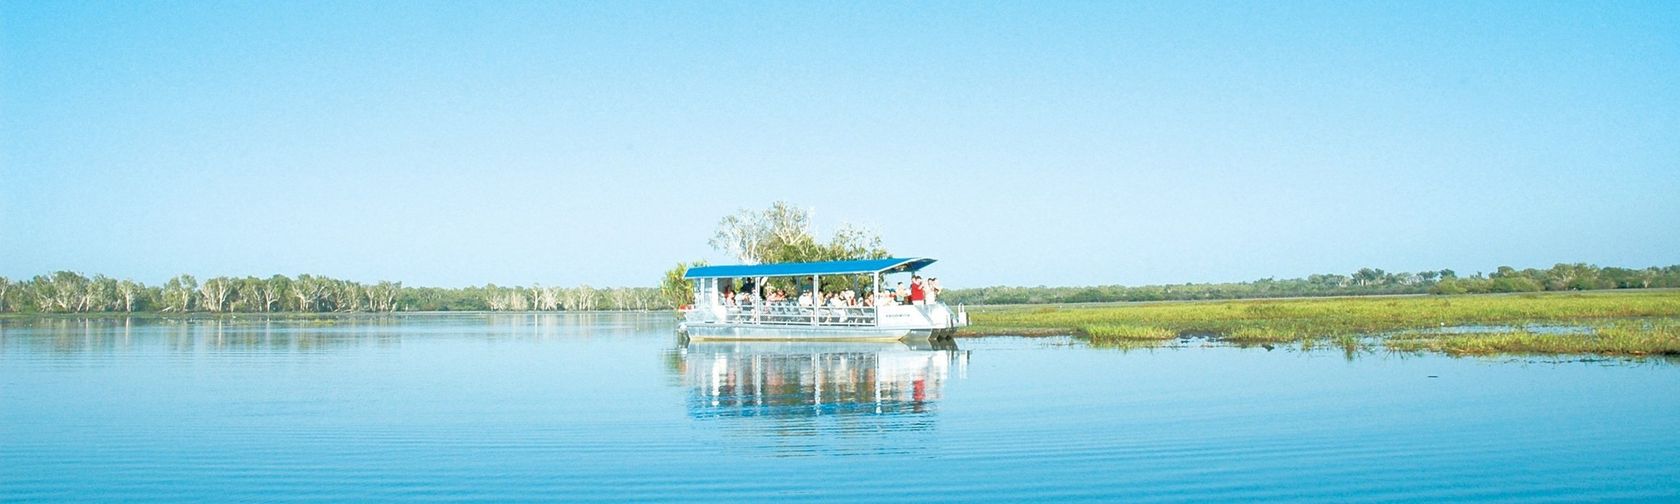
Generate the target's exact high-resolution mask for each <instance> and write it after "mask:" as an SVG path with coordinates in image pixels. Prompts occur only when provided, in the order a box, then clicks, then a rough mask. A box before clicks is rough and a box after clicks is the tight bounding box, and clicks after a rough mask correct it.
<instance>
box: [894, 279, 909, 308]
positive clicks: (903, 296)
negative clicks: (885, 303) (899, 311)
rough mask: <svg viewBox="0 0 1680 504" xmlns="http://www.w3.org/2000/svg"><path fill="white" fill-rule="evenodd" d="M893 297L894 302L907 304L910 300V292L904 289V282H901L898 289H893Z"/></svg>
mask: <svg viewBox="0 0 1680 504" xmlns="http://www.w3.org/2000/svg"><path fill="white" fill-rule="evenodd" d="M892 296H893V301H894V302H897V303H898V304H906V302H907V301H909V298H910V291H908V290H905V289H904V282H899V283H898V287H894V288H893V293H892Z"/></svg>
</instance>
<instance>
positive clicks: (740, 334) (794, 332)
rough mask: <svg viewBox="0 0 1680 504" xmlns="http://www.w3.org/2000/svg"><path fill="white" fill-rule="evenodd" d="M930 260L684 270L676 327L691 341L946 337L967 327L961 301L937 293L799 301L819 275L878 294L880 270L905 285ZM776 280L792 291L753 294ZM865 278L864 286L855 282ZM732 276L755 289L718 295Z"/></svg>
mask: <svg viewBox="0 0 1680 504" xmlns="http://www.w3.org/2000/svg"><path fill="white" fill-rule="evenodd" d="M933 262H934V260H933V259H928V258H921V257H912V258H885V259H858V260H851V261H827V262H804V263H776V264H755V265H730V266H702V267H696V268H689V270H688V273H687V274H685V275H683V278H684V279H687V280H691V281H693V282H694V300H695V301H694V304H693V305H691V306H688V307H686V308H685V309H683V311H682V314H683V321H682V323H681V324H679V325H678V326H677V331H678V332H679V333H681V334H682V335H684V336H686V337H687V338H688V339H690V340H697V341H708V340H818V341H901V340H904V341H915V340H929V339H934V338H943V337H948V336H949V335H950V333H951V331H952V330H954V329H956V328H958V327H963V326H966V325H968V313H967V311H966V310H964V309H963V307H962V306H958V307H957V309H956V310H952V309H951V308H950V307H947V306H945V305H944V304H943V303H939V302H937V297H936V298H935V302H931V303H927V302H924V303H921V304H897V303H894V302H886V303H879V306H863V305H861V304H860V305H858V306H828V305H827V304H825V303H822V302H821V297H820V296H813V297H814V298H815V299H814V301H813V302H812V303H810V304H809V305H805V304H802V303H801V302H800V301H799V293H800V292H815V293H820V292H822V285H823V281H824V280H823V279H824V277H828V278H829V281H830V282H835V281H839V282H844V283H845V284H847V286H848V287H849V289H847V290H852V291H854V292H859V295H860V296H870V298H871V299H880V298H881V297H882V296H880V294H881V293H882V292H883V289H884V288H885V287H886V286H885V285H884V282H885V281H886V280H887V279H888V277H887V275H902V281H903V282H904V283H905V284H906V285H908V284H909V283H910V278H909V275H910V274H912V273H915V272H917V271H920V270H921V269H922V268H926V267H927V266H928V265H930V264H933ZM778 278H782V279H786V278H792V279H794V280H793V282H792V283H793V285H794V286H797V288H792V289H790V292H789V294H788V295H789V299H787V300H783V301H774V302H767V301H764V299H763V296H762V295H760V293H758V292H757V291H759V290H761V289H762V287H763V286H765V285H766V284H768V283H770V282H771V280H772V279H778ZM865 280H867V283H868V285H867V286H864V285H861V284H862V283H863V282H864V281H865ZM737 281H739V282H740V283H741V284H742V285H743V286H745V285H752V286H757V287H754V288H752V289H751V291H753V293H752V294H749V295H748V296H746V298H747V299H746V300H744V301H741V302H733V301H732V300H726V299H724V294H725V292H731V291H732V290H733V288H734V285H735V284H736V283H737ZM781 282H782V283H784V284H786V283H788V281H786V280H782V281H781ZM865 288H867V290H863V289H865ZM743 290H745V289H743ZM859 299H861V297H860V298H859ZM888 299H890V297H889V298H888Z"/></svg>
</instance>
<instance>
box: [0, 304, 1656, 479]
mask: <svg viewBox="0 0 1680 504" xmlns="http://www.w3.org/2000/svg"><path fill="white" fill-rule="evenodd" d="M672 326H673V324H672V321H671V320H670V317H669V315H667V314H657V315H642V314H597V315H547V314H545V315H499V314H498V315H486V314H466V315H407V316H396V317H362V318H348V319H341V320H337V321H334V322H331V323H320V322H304V321H285V320H275V321H263V320H242V321H230V322H218V321H204V320H199V321H190V322H181V321H174V322H169V321H160V322H141V321H134V322H123V321H120V320H119V321H92V322H84V321H58V320H55V321H38V322H22V321H5V322H0V501H18V500H25V501H27V500H51V501H62V500H83V501H140V500H160V501H179V500H332V501H346V500H355V501H363V500H380V499H404V500H413V499H448V500H460V499H475V500H515V499H542V500H559V499H564V500H587V499H599V500H705V501H719V500H738V499H757V500H784V499H788V498H799V499H820V500H845V501H858V500H871V501H873V500H964V501H982V500H998V501H1021V500H1034V499H1057V500H1077V499H1088V500H1103V501H1107V500H1115V499H1125V500H1238V499H1241V500H1248V499H1312V500H1338V501H1341V500H1425V501H1438V500H1478V499H1500V500H1509V499H1521V500H1543V499H1550V500H1566V501H1578V500H1587V499H1634V500H1674V499H1677V498H1680V463H1677V462H1676V461H1680V399H1677V398H1680V366H1675V365H1673V364H1664V363H1637V362H1633V363H1629V362H1580V361H1575V362H1546V361H1537V360H1529V359H1516V360H1513V359H1504V360H1476V359H1452V358H1446V357H1438V356H1405V355H1384V354H1372V355H1359V356H1354V357H1353V358H1351V359H1349V358H1347V357H1345V356H1344V355H1342V354H1341V353H1340V352H1339V351H1323V352H1317V351H1314V352H1301V351H1298V350H1287V349H1281V348H1280V349H1277V350H1274V351H1266V350H1264V349H1241V348H1230V347H1217V346H1212V347H1210V346H1204V345H1201V344H1191V345H1186V346H1184V347H1183V348H1167V349H1154V350H1133V351H1129V352H1123V351H1118V350H1106V349H1094V348H1088V347H1085V346H1084V345H1083V344H1081V343H1079V342H1077V341H1073V340H1068V339H1042V338H1036V339H1025V338H991V339H983V340H962V341H958V342H957V343H956V347H954V348H953V347H950V346H945V347H943V348H931V347H930V348H910V347H908V346H904V345H844V344H827V345H822V344H819V345H804V346H800V345H792V344H784V345H776V344H760V345H698V344H697V345H690V346H686V347H684V346H681V345H678V344H677V343H676V340H675V338H674V337H673V336H672V328H673V327H672Z"/></svg>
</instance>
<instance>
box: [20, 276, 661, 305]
mask: <svg viewBox="0 0 1680 504" xmlns="http://www.w3.org/2000/svg"><path fill="white" fill-rule="evenodd" d="M671 306H674V305H672V304H670V303H667V302H665V300H664V298H663V297H662V296H660V293H659V291H658V290H657V289H654V288H645V287H616V288H604V289H597V288H593V287H590V286H588V285H579V286H577V287H544V286H542V285H533V286H530V287H524V286H513V287H500V286H496V285H494V284H491V285H485V286H483V287H467V288H462V289H443V288H436V287H405V286H403V284H402V282H376V283H370V284H364V283H359V282H355V281H350V280H339V279H334V278H328V277H324V276H315V275H298V276H297V277H295V278H293V277H288V276H285V275H274V276H271V277H268V278H258V277H243V278H236V277H214V278H209V279H205V280H203V281H202V282H200V281H199V280H198V279H197V278H196V277H194V276H192V275H179V276H176V277H174V278H171V279H169V281H167V282H165V283H164V284H163V285H157V286H149V285H145V284H142V283H139V282H135V281H132V280H126V279H124V280H118V279H114V278H111V277H107V276H104V275H94V276H93V277H91V278H89V277H86V276H83V275H82V274H80V273H75V272H70V271H59V272H56V273H53V274H51V275H40V276H36V277H34V278H31V279H28V280H22V281H13V280H10V279H7V278H5V277H0V312H26V313H93V312H128V313H133V312H160V313H351V312H395V311H462V310H492V311H504V310H517V311H524V310H533V311H559V310H567V311H580V310H654V309H665V308H670V307H671Z"/></svg>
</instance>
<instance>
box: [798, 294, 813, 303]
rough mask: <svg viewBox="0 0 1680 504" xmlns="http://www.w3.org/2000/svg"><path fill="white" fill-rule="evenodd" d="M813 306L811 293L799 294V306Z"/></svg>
mask: <svg viewBox="0 0 1680 504" xmlns="http://www.w3.org/2000/svg"><path fill="white" fill-rule="evenodd" d="M811 304H812V303H811V293H810V292H801V293H799V306H811Z"/></svg>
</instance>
